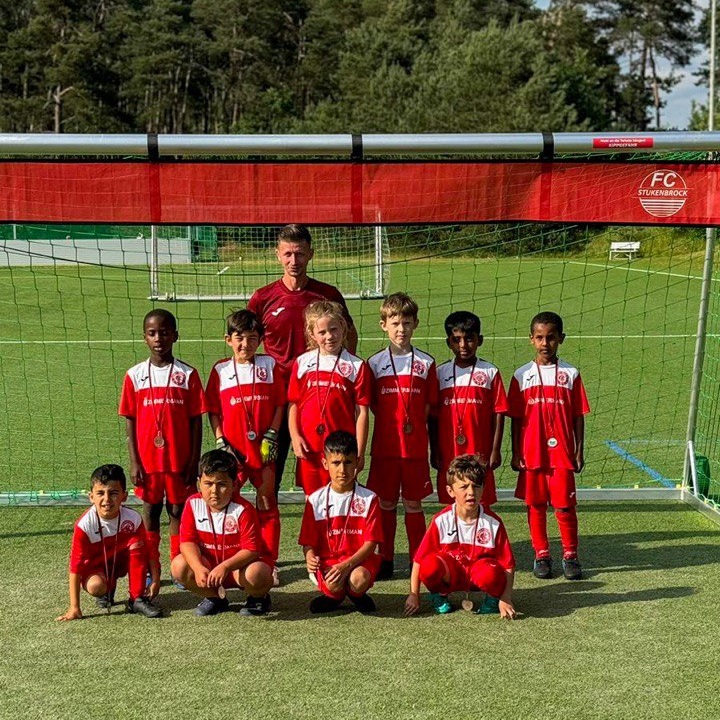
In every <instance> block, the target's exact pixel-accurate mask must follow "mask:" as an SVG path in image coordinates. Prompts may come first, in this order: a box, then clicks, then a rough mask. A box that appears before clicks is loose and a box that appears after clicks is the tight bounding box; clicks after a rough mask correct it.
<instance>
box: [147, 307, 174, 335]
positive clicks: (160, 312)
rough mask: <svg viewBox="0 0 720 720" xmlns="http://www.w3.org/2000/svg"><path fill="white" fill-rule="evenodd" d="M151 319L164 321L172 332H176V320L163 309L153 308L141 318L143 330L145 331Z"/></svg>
mask: <svg viewBox="0 0 720 720" xmlns="http://www.w3.org/2000/svg"><path fill="white" fill-rule="evenodd" d="M151 318H159V319H160V320H166V321H167V322H168V324H169V325H170V326H171V327H172V329H173V330H177V318H176V317H175V316H174V315H173V314H172V313H171V312H170V311H169V310H165V308H155V309H154V310H151V311H150V312H149V313H147V315H145V317H144V318H143V329H145V326H146V325H147V324H148V321H149V320H150V319H151Z"/></svg>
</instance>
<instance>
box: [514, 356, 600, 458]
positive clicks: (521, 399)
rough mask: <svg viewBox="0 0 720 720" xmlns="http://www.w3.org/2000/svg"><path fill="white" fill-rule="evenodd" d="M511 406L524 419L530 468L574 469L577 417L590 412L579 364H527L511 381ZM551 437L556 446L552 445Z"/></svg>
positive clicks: (524, 448) (524, 449) (524, 453)
mask: <svg viewBox="0 0 720 720" xmlns="http://www.w3.org/2000/svg"><path fill="white" fill-rule="evenodd" d="M541 374H542V375H541ZM508 405H509V411H508V415H510V416H511V417H513V418H521V420H522V446H521V454H522V457H523V460H524V461H525V465H526V466H527V468H528V470H541V469H550V468H559V469H566V470H572V469H574V467H575V430H574V420H575V418H576V417H578V416H579V415H586V414H587V413H589V412H590V405H589V404H588V399H587V396H586V395H585V388H584V387H583V383H582V380H581V378H580V371H579V370H578V369H577V368H576V367H573V366H572V365H570V364H569V363H566V362H565V361H564V360H561V359H558V361H557V364H552V365H538V364H537V363H536V362H534V361H533V362H529V363H527V364H525V365H523V366H522V367H521V368H519V369H518V370H516V371H515V374H514V375H513V377H512V380H511V381H510V389H509V391H508ZM551 438H555V440H557V445H556V446H555V447H549V446H548V440H550V439H551ZM551 442H552V441H551Z"/></svg>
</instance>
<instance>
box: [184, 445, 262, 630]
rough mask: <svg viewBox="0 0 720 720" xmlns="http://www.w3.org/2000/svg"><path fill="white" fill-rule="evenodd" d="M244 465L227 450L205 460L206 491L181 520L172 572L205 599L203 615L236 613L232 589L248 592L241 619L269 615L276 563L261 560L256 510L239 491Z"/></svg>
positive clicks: (198, 611)
mask: <svg viewBox="0 0 720 720" xmlns="http://www.w3.org/2000/svg"><path fill="white" fill-rule="evenodd" d="M237 477H238V463H237V460H236V459H235V456H234V455H231V454H230V453H228V452H225V451H224V450H211V451H210V452H207V453H205V454H204V455H203V456H202V458H201V459H200V479H199V480H198V488H199V490H200V492H198V493H196V494H195V495H191V496H190V497H189V498H188V499H187V502H186V503H185V508H184V510H183V514H182V520H181V522H180V555H178V556H176V557H175V559H174V560H173V562H172V574H173V577H176V578H177V579H178V580H179V581H180V582H181V583H182V584H183V585H184V586H185V587H186V588H187V589H188V590H189V591H190V592H193V593H195V594H196V595H200V596H201V597H202V598H203V600H202V601H201V602H200V604H199V605H198V606H197V608H195V614H196V615H200V616H207V615H217V614H218V613H221V612H225V611H226V610H229V609H230V605H229V603H228V600H227V597H226V596H225V589H226V588H235V587H240V588H244V590H245V591H246V593H247V601H246V602H245V605H244V607H243V608H242V609H241V610H240V614H241V615H265V614H267V612H268V611H269V610H270V595H269V591H270V588H271V587H272V584H273V578H272V570H271V569H270V565H269V564H268V563H266V562H264V561H263V560H262V559H261V552H262V550H263V549H264V548H263V547H262V544H261V542H260V539H259V537H258V520H257V513H256V512H255V508H254V507H253V506H252V505H251V504H250V503H249V502H248V501H247V500H245V499H244V498H242V497H240V496H239V495H238V494H237V493H236V492H235V483H236V482H237Z"/></svg>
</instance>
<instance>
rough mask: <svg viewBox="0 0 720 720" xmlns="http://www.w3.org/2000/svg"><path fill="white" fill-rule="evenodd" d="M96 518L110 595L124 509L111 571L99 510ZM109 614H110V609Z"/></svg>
mask: <svg viewBox="0 0 720 720" xmlns="http://www.w3.org/2000/svg"><path fill="white" fill-rule="evenodd" d="M95 516H96V517H97V521H98V533H99V534H100V544H101V545H102V550H103V560H104V562H105V579H106V581H107V593H108V595H110V594H111V592H112V588H113V586H114V585H115V562H116V561H117V545H118V535H119V534H120V520H121V519H122V508H121V509H120V513H119V514H118V519H117V528H116V529H115V543H114V544H113V554H112V570H111V569H110V565H109V564H108V556H107V549H106V547H105V538H104V537H103V528H102V522H101V520H100V513H99V512H98V511H97V508H96V509H95ZM108 612H110V610H109V609H108Z"/></svg>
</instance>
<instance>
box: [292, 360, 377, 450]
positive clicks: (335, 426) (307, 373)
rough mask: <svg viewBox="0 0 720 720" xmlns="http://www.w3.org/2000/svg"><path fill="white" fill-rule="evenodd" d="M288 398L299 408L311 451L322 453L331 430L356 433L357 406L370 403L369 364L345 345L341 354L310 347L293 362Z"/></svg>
mask: <svg viewBox="0 0 720 720" xmlns="http://www.w3.org/2000/svg"><path fill="white" fill-rule="evenodd" d="M318 361H319V366H318ZM288 401H289V402H292V403H295V404H296V405H297V407H298V423H299V426H300V432H301V434H302V436H303V437H304V438H305V440H306V442H307V443H308V445H309V446H310V450H311V451H312V452H322V449H323V443H324V442H325V438H326V437H327V436H328V435H329V434H330V433H331V432H334V431H335V430H345V431H346V432H349V433H351V434H352V435H355V408H356V406H358V405H364V406H369V405H370V377H369V374H368V369H367V365H366V364H365V362H364V361H363V360H361V359H360V358H359V357H356V356H355V355H353V354H352V353H351V352H348V351H347V350H345V349H344V348H343V350H342V352H341V353H340V355H339V357H338V356H336V355H321V354H319V353H318V351H317V350H308V352H306V353H303V354H302V355H301V356H300V357H299V358H298V359H297V360H296V361H295V363H294V364H293V371H292V375H291V376H290V387H289V389H288ZM321 426H322V432H318V428H319V427H321Z"/></svg>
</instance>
